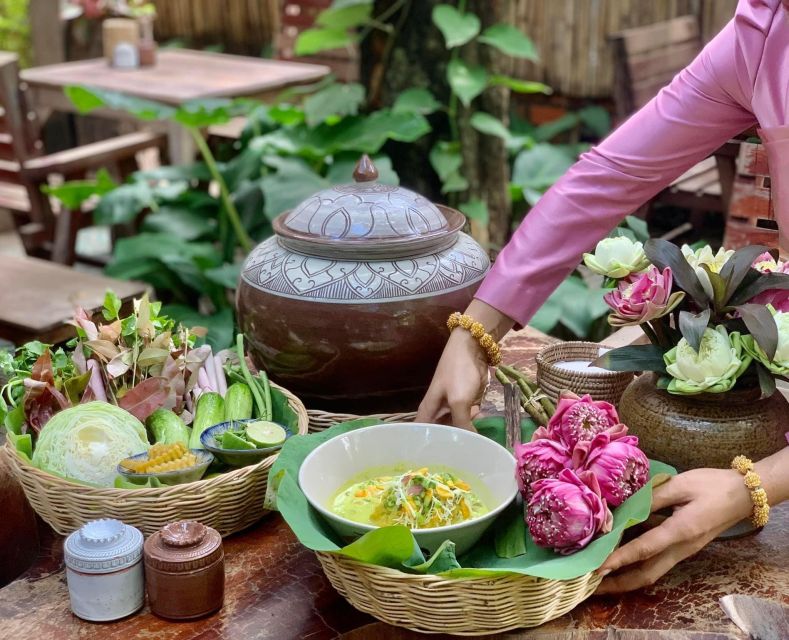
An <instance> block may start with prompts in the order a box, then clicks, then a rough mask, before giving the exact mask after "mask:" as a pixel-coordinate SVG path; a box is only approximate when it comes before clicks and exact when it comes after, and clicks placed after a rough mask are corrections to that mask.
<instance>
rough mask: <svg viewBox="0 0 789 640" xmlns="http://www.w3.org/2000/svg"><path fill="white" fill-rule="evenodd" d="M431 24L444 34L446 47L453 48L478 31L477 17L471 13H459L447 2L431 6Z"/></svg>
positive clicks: (469, 38) (466, 40)
mask: <svg viewBox="0 0 789 640" xmlns="http://www.w3.org/2000/svg"><path fill="white" fill-rule="evenodd" d="M433 24H435V25H436V26H437V27H438V29H439V30H440V31H441V34H442V35H443V36H444V40H445V41H446V44H447V49H454V48H455V47H459V46H461V45H464V44H466V43H467V42H469V41H470V40H471V39H472V38H474V36H476V35H477V34H478V33H479V27H480V24H479V18H478V17H477V16H476V15H474V14H473V13H461V12H460V11H458V10H457V9H456V8H455V7H453V6H452V5H449V4H439V5H436V6H435V7H433Z"/></svg>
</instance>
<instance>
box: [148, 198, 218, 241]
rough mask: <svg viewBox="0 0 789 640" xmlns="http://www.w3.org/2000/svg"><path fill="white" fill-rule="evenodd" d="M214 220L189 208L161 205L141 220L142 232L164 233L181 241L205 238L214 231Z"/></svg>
mask: <svg viewBox="0 0 789 640" xmlns="http://www.w3.org/2000/svg"><path fill="white" fill-rule="evenodd" d="M216 226H217V225H216V219H215V218H211V217H207V216H205V215H204V214H201V213H200V212H199V211H195V210H193V209H191V208H189V207H183V206H170V205H162V206H160V207H159V209H158V210H157V211H155V212H154V213H149V214H148V215H147V216H145V219H144V220H143V224H142V229H143V231H147V232H151V233H164V234H168V235H172V236H173V237H174V238H179V239H181V240H199V239H203V238H207V237H208V236H210V235H212V234H213V233H214V232H215V230H216Z"/></svg>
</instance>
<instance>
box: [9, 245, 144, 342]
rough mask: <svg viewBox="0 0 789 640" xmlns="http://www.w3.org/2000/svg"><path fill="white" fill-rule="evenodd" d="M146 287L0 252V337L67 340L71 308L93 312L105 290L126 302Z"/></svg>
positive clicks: (128, 302) (26, 339) (46, 340)
mask: <svg viewBox="0 0 789 640" xmlns="http://www.w3.org/2000/svg"><path fill="white" fill-rule="evenodd" d="M146 288H147V287H146V285H144V284H142V283H140V282H128V281H124V280H114V279H112V278H107V277H105V276H101V275H96V274H93V273H86V272H83V271H77V270H76V269H73V268H71V267H65V266H63V265H60V264H55V263H54V262H47V261H46V260H38V259H36V258H27V257H17V256H8V255H0V338H3V339H4V340H9V341H10V342H12V343H14V344H15V345H21V344H23V343H25V342H27V341H29V340H41V341H42V342H47V343H49V344H56V343H58V342H62V341H64V340H68V339H69V338H71V337H72V336H74V335H75V331H74V327H72V326H71V325H68V324H65V322H66V321H67V320H69V319H71V317H72V316H73V315H74V308H75V307H78V306H79V307H82V308H83V309H85V310H86V311H87V312H88V313H89V314H93V313H94V312H96V311H98V310H100V309H101V307H102V305H103V304H104V294H105V293H106V292H107V289H112V290H113V291H114V292H115V294H116V295H117V296H118V297H119V298H120V299H121V300H122V301H123V303H124V305H125V306H128V305H130V304H131V301H132V299H133V298H135V297H136V298H139V297H140V296H141V295H142V294H143V293H145V291H146Z"/></svg>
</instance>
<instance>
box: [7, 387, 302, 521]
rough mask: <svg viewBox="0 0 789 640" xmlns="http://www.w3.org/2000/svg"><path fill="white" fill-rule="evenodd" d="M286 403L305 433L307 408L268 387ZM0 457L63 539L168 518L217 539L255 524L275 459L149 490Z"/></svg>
mask: <svg viewBox="0 0 789 640" xmlns="http://www.w3.org/2000/svg"><path fill="white" fill-rule="evenodd" d="M272 386H274V387H276V388H277V389H279V390H280V391H281V392H282V393H283V394H284V395H285V397H286V398H287V399H288V404H290V407H291V408H292V409H293V410H294V411H295V412H296V414H297V415H298V419H299V426H298V432H299V433H300V434H302V435H303V434H306V433H307V427H308V418H307V410H306V409H305V408H304V405H303V404H302V403H301V400H299V399H298V398H297V397H296V396H294V395H293V394H292V393H290V392H289V391H287V390H286V389H283V388H282V387H279V386H277V385H274V384H272ZM0 457H2V458H3V460H4V461H5V462H6V463H7V465H8V468H9V469H11V472H12V473H13V474H14V476H16V478H17V479H18V480H19V482H20V483H21V485H22V487H23V489H24V491H25V495H26V496H27V499H28V501H29V502H30V504H31V505H32V506H33V509H35V510H36V513H38V515H40V516H41V517H42V518H43V519H44V520H45V521H46V522H47V523H48V524H49V525H50V526H51V527H52V528H53V529H54V530H55V531H57V532H58V533H59V534H61V535H67V534H69V533H71V532H72V531H74V530H75V529H78V528H79V527H80V526H82V525H83V524H84V523H86V522H87V521H89V520H95V519H96V518H117V519H119V520H122V521H123V522H125V523H127V524H131V525H134V526H135V527H137V528H138V529H140V530H141V531H142V532H143V534H145V535H146V536H147V535H150V534H152V533H153V532H155V531H157V530H158V529H161V527H162V526H164V525H165V524H167V523H168V522H172V521H174V520H199V521H200V522H202V523H203V524H206V525H208V526H210V527H213V528H214V529H216V530H217V531H219V533H220V534H222V535H223V536H229V535H230V534H231V533H235V532H236V531H241V530H242V529H245V528H246V527H248V526H250V525H252V524H254V523H255V522H257V521H258V520H259V519H260V518H261V517H262V516H263V515H265V513H266V511H265V510H264V509H263V500H264V498H265V496H266V488H267V485H268V473H269V469H270V468H271V466H272V465H273V464H274V460H275V459H276V457H277V456H276V455H273V456H269V457H268V458H265V459H264V460H262V461H261V462H259V463H258V464H255V465H250V466H248V467H241V468H240V469H234V470H233V471H229V472H227V473H223V474H220V475H218V476H216V477H214V478H211V479H209V480H199V481H197V482H190V483H188V484H181V485H174V486H171V487H158V488H154V489H98V488H94V487H87V486H84V485H81V484H76V483H74V482H69V481H68V480H64V479H62V478H59V477H57V476H54V475H52V474H49V473H47V472H45V471H42V470H41V469H38V468H37V467H34V466H33V465H31V464H30V463H29V462H27V461H26V460H24V459H23V458H22V457H20V456H19V455H18V454H17V452H16V450H15V449H13V448H12V447H11V445H10V443H8V442H6V444H5V446H4V447H2V448H0Z"/></svg>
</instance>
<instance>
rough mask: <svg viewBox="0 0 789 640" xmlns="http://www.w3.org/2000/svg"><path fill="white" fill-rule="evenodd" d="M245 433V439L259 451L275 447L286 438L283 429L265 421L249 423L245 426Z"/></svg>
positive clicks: (286, 435)
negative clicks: (252, 443) (259, 449)
mask: <svg viewBox="0 0 789 640" xmlns="http://www.w3.org/2000/svg"><path fill="white" fill-rule="evenodd" d="M246 431H247V438H249V439H250V440H251V441H252V442H254V443H255V444H256V445H257V446H258V447H260V448H261V449H265V448H267V447H276V446H277V445H278V444H282V443H283V442H285V438H287V437H288V434H287V433H285V429H283V428H282V427H280V426H279V425H278V424H277V423H275V422H268V421H266V420H258V421H257V422H250V423H249V424H248V425H247V426H246Z"/></svg>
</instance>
